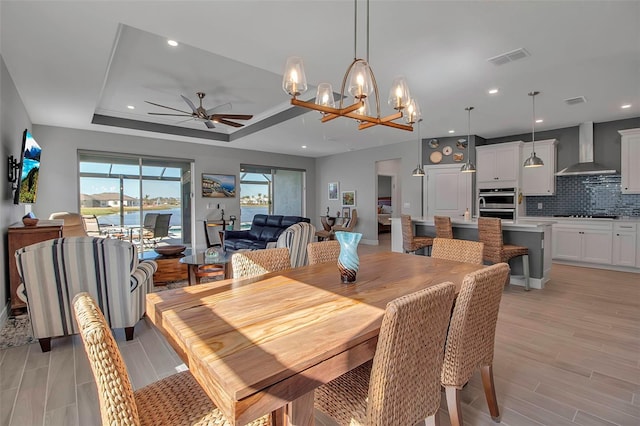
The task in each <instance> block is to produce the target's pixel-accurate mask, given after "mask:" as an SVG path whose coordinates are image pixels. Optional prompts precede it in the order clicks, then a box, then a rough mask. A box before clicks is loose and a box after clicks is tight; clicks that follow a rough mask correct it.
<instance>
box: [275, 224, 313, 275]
mask: <svg viewBox="0 0 640 426" xmlns="http://www.w3.org/2000/svg"><path fill="white" fill-rule="evenodd" d="M315 235H316V227H315V226H313V225H312V224H310V223H307V222H298V223H294V224H293V225H291V226H290V227H288V228H287V229H285V230H284V231H283V232H282V234H280V236H279V237H278V241H277V242H276V247H277V248H280V247H286V248H288V249H289V257H290V258H291V267H292V268H298V267H300V266H305V265H308V264H309V257H308V255H307V245H308V244H309V243H310V242H312V241H313V239H314V237H315Z"/></svg>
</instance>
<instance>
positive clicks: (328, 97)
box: [316, 83, 336, 108]
mask: <svg viewBox="0 0 640 426" xmlns="http://www.w3.org/2000/svg"><path fill="white" fill-rule="evenodd" d="M316 104H317V105H321V106H325V107H330V108H335V107H336V102H335V100H334V98H333V87H331V84H330V83H320V84H318V91H317V92H316Z"/></svg>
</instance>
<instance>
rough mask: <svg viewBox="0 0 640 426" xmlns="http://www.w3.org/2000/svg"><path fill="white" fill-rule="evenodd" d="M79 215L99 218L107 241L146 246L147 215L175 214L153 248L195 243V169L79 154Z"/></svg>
mask: <svg viewBox="0 0 640 426" xmlns="http://www.w3.org/2000/svg"><path fill="white" fill-rule="evenodd" d="M78 164H79V171H80V173H79V176H80V212H81V213H82V214H87V215H95V216H96V217H97V218H98V223H99V224H100V227H101V231H102V232H103V234H104V235H109V236H112V237H115V238H125V239H128V240H131V241H135V242H137V243H139V248H140V249H141V250H144V249H145V246H146V247H147V248H149V245H146V244H144V243H145V242H148V241H145V240H144V239H143V238H142V237H143V236H144V235H147V236H148V237H149V236H150V235H149V231H148V230H146V231H145V230H143V229H142V226H143V225H144V224H145V219H146V221H147V222H149V219H150V217H147V214H148V213H157V214H164V215H168V214H170V215H171V216H170V220H169V229H168V232H166V235H162V236H161V237H156V238H153V240H150V241H152V242H153V244H174V243H180V244H190V243H191V198H190V194H191V163H190V162H189V160H175V159H165V158H156V157H141V156H129V155H117V154H107V153H99V152H89V151H80V152H79V153H78Z"/></svg>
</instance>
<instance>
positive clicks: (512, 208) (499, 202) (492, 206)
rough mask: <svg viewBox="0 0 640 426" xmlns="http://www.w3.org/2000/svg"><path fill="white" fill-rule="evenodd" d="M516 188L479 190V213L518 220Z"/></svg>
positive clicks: (484, 215)
mask: <svg viewBox="0 0 640 426" xmlns="http://www.w3.org/2000/svg"><path fill="white" fill-rule="evenodd" d="M517 194H518V191H517V190H516V188H494V189H481V190H480V191H479V192H478V215H479V216H480V217H497V218H500V219H504V220H516V205H517Z"/></svg>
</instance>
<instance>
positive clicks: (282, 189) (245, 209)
mask: <svg viewBox="0 0 640 426" xmlns="http://www.w3.org/2000/svg"><path fill="white" fill-rule="evenodd" d="M305 176H306V174H305V171H304V170H296V169H284V168H277V167H266V166H253V165H246V164H242V165H240V226H241V228H243V229H246V228H248V227H250V226H251V222H252V220H253V216H255V215H256V214H278V215H287V216H304V215H305V210H304V205H305V203H304V197H305Z"/></svg>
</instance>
